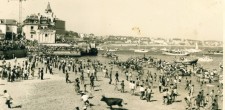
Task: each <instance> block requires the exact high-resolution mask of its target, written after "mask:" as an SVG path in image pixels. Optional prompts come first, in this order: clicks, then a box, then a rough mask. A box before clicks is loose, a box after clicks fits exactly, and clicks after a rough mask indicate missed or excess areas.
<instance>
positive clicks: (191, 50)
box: [185, 42, 202, 53]
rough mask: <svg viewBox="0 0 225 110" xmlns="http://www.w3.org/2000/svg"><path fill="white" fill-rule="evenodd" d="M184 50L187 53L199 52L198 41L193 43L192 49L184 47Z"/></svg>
mask: <svg viewBox="0 0 225 110" xmlns="http://www.w3.org/2000/svg"><path fill="white" fill-rule="evenodd" d="M185 51H187V52H189V53H197V52H201V51H202V50H200V49H199V48H198V43H197V42H196V43H195V48H194V49H186V50H185Z"/></svg>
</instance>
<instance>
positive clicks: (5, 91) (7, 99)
mask: <svg viewBox="0 0 225 110" xmlns="http://www.w3.org/2000/svg"><path fill="white" fill-rule="evenodd" d="M3 97H4V98H5V99H6V102H5V104H6V105H7V106H8V108H12V107H11V102H10V100H12V97H11V96H10V95H9V93H8V92H7V90H4V96H3Z"/></svg>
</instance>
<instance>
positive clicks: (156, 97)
mask: <svg viewBox="0 0 225 110" xmlns="http://www.w3.org/2000/svg"><path fill="white" fill-rule="evenodd" d="M22 60H25V59H18V62H19V61H20V62H21V61H22ZM11 61H13V60H11ZM101 61H102V62H107V61H109V59H106V58H102V59H101ZM0 62H1V61H0ZM107 65H108V64H107ZM108 66H109V65H108ZM38 67H44V65H43V64H41V63H39V65H38ZM38 67H36V68H35V71H36V72H35V77H34V78H29V80H22V81H18V82H13V83H11V82H7V81H6V80H2V79H0V94H3V92H2V91H3V90H5V89H6V90H8V92H9V93H10V94H11V96H12V97H13V103H14V104H15V105H16V104H22V108H14V109H15V110H75V109H74V108H75V107H79V108H80V109H81V108H82V106H83V102H82V101H81V96H80V95H77V94H76V93H75V90H74V86H73V83H66V81H65V74H63V73H62V72H61V71H59V70H58V69H56V68H54V69H53V73H54V75H51V74H49V73H47V74H44V80H40V79H38V78H37V68H38ZM114 68H115V69H114V70H113V75H112V76H113V82H114V80H115V72H116V71H119V73H120V77H119V80H120V81H121V80H125V75H124V74H123V73H121V72H120V70H119V69H118V68H117V67H116V66H114ZM149 70H150V71H151V72H152V73H154V72H157V71H156V70H155V69H154V68H150V69H149ZM69 74H70V77H69V79H70V80H71V81H74V79H75V78H76V77H78V76H79V75H76V74H75V73H74V72H72V71H70V72H69ZM78 74H79V73H78ZM194 78H195V77H190V79H194ZM183 79H184V78H183ZM85 80H86V81H85V83H86V84H89V78H87V76H85ZM108 82H109V79H108V78H104V75H103V74H102V72H98V81H95V85H96V87H95V91H90V85H87V90H88V91H89V93H88V94H91V95H92V96H93V98H92V99H89V101H90V103H91V104H93V106H92V107H91V108H88V110H108V109H109V107H107V105H106V104H105V103H104V102H101V101H100V99H101V97H102V95H105V96H106V97H115V98H122V99H124V102H125V103H127V104H126V105H124V106H123V107H122V108H119V107H118V106H114V110H150V109H151V110H185V107H186V102H185V101H184V97H185V96H187V91H185V90H184V88H185V81H184V80H183V82H182V83H180V84H178V88H179V89H178V93H179V96H178V97H177V98H176V102H174V103H172V104H170V105H163V99H162V93H159V91H158V87H157V86H158V83H155V84H154V87H153V94H152V96H153V97H152V101H151V102H146V100H140V97H139V96H134V95H131V94H130V93H129V91H130V90H129V88H128V81H125V91H126V92H125V93H121V92H120V91H117V90H114V88H115V86H114V85H113V84H111V85H110V84H108ZM119 84H120V83H119ZM194 84H196V92H195V94H197V92H198V91H199V88H200V87H199V84H197V82H196V81H195V80H194ZM118 88H120V85H118ZM211 89H212V88H207V87H205V88H204V90H205V91H210V90H211ZM81 90H84V88H83V86H82V84H81ZM136 91H137V92H139V88H137V89H136ZM0 101H1V102H0V108H1V110H8V109H7V106H6V105H5V104H4V103H5V99H3V98H2V97H0ZM222 107H223V106H222V101H221V99H219V108H222ZM201 110H202V109H201Z"/></svg>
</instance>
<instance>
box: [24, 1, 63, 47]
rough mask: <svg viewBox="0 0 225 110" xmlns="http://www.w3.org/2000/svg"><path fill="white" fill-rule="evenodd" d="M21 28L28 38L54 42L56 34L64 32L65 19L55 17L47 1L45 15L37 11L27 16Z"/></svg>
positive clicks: (42, 41) (40, 41)
mask: <svg viewBox="0 0 225 110" xmlns="http://www.w3.org/2000/svg"><path fill="white" fill-rule="evenodd" d="M22 30H23V35H24V36H25V38H26V39H28V40H32V41H34V40H37V41H38V42H39V43H55V41H56V34H64V33H65V21H62V20H59V19H58V18H56V17H55V15H54V13H53V11H52V9H51V6H50V3H48V5H47V8H46V9H45V15H40V14H39V13H38V14H37V15H36V14H32V15H30V16H27V18H26V19H25V20H24V22H23V29H22Z"/></svg>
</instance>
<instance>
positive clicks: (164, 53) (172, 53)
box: [162, 51, 190, 56]
mask: <svg viewBox="0 0 225 110" xmlns="http://www.w3.org/2000/svg"><path fill="white" fill-rule="evenodd" d="M162 54H163V55H171V56H188V55H190V53H188V52H184V51H163V52H162Z"/></svg>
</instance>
